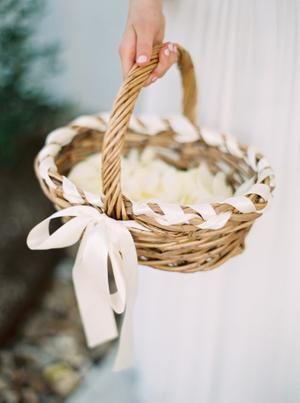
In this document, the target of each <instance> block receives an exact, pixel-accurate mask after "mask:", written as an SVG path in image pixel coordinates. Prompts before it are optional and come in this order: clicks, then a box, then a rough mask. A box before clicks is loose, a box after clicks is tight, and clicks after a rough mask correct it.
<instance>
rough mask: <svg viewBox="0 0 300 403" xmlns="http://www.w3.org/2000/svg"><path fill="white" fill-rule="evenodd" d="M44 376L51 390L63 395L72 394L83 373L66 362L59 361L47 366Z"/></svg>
mask: <svg viewBox="0 0 300 403" xmlns="http://www.w3.org/2000/svg"><path fill="white" fill-rule="evenodd" d="M43 377H44V379H45V381H46V382H47V384H48V385H49V387H50V388H51V390H52V391H53V392H55V393H57V394H58V395H59V396H62V397H64V396H67V395H68V394H70V393H71V392H72V391H73V390H74V389H75V388H76V387H77V385H78V384H79V382H80V380H81V375H80V374H79V373H78V372H76V371H74V370H73V368H72V367H71V366H69V365H68V364H67V363H65V362H57V363H55V364H52V365H50V366H49V367H47V368H45V369H44V371H43Z"/></svg>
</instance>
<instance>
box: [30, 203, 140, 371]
mask: <svg viewBox="0 0 300 403" xmlns="http://www.w3.org/2000/svg"><path fill="white" fill-rule="evenodd" d="M58 217H73V218H72V219H71V220H69V221H67V222H66V223H65V224H63V225H62V226H61V227H60V228H59V229H57V230H56V231H55V232H53V233H52V234H51V235H50V233H49V224H50V221H51V220H52V219H54V218H58ZM81 237H82V239H81V243H80V246H79V249H78V252H77V256H76V260H75V264H74V267H73V273H72V277H73V283H74V288H75V294H76V298H77V302H78V306H79V311H80V315H81V319H82V322H83V327H84V331H85V335H86V339H87V344H88V346H89V347H95V346H96V345H98V344H101V343H104V342H106V341H109V340H112V339H114V338H116V337H117V336H118V330H117V326H116V321H115V316H114V312H116V313H118V314H121V313H123V312H124V311H125V307H126V313H125V317H124V320H123V325H122V329H121V335H120V342H119V349H118V353H117V357H116V360H115V365H114V369H115V370H120V369H124V368H127V367H128V366H130V365H131V361H132V357H133V324H132V316H133V305H134V301H135V296H136V285H137V255H136V249H135V245H134V242H133V239H132V237H131V234H130V232H129V230H128V229H127V228H126V227H125V226H124V225H123V224H122V222H120V221H116V220H114V219H112V218H110V217H108V216H107V215H105V214H104V213H101V212H100V211H98V210H97V209H95V208H94V207H90V206H73V207H68V208H65V209H63V210H60V211H58V212H56V213H54V214H52V215H51V216H50V217H48V218H47V219H45V220H44V221H42V222H41V223H40V224H38V225H37V226H36V227H34V228H33V229H32V230H31V231H30V233H29V235H28V238H27V245H28V247H29V248H30V249H53V248H64V247H67V246H71V245H73V244H75V243H76V242H78V241H79V239H80V238H81ZM109 260H110V263H111V268H112V273H113V275H114V279H115V284H116V288H117V291H116V292H114V293H112V292H111V291H110V288H109V280H108V269H109Z"/></svg>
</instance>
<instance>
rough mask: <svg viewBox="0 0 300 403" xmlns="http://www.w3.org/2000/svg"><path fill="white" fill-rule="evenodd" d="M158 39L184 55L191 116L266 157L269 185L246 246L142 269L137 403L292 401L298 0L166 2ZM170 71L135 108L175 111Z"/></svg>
mask: <svg viewBox="0 0 300 403" xmlns="http://www.w3.org/2000/svg"><path fill="white" fill-rule="evenodd" d="M166 13H167V23H168V36H167V39H169V40H172V41H178V42H180V43H181V44H183V45H184V46H185V47H186V48H187V49H188V50H189V51H190V52H191V53H192V56H193V59H194V62H195V66H196V70H197V76H198V81H199V94H200V104H199V116H200V121H201V122H203V123H204V124H205V125H206V126H210V127H212V128H216V129H222V130H224V131H228V132H231V133H233V134H235V135H236V136H237V137H238V138H239V139H240V140H241V141H242V142H245V143H248V144H253V145H255V146H256V147H257V148H259V149H260V150H261V151H262V152H263V153H264V154H265V155H266V156H267V157H268V159H269V160H270V162H271V164H272V166H273V168H274V170H275V173H276V177H277V190H276V193H275V197H274V200H273V203H272V206H271V208H270V210H269V212H268V213H267V214H266V215H265V216H264V217H263V218H262V219H261V220H259V221H258V222H257V223H256V225H255V226H254V228H253V229H252V232H251V234H250V235H249V237H248V240H247V248H246V251H245V252H244V254H242V255H240V256H238V257H235V258H234V259H232V260H231V261H229V262H228V263H226V264H225V265H223V266H222V267H220V268H218V269H217V270H213V271H211V272H206V273H197V274H191V275H184V274H182V275H180V274H170V273H165V272H161V271H157V270H153V269H149V268H141V269H140V288H139V296H138V301H137V308H136V310H137V311H136V314H137V315H136V332H137V362H138V370H139V374H140V398H139V400H138V401H139V402H147V403H148V402H149V403H283V402H284V403H298V402H299V401H300V380H299V374H300V348H299V341H300V290H299V286H300V259H299V252H298V251H299V248H300V245H299V244H300V232H299V228H300V219H299V208H300V204H299V201H300V199H299V187H300V180H299V178H300V157H299V154H300V28H299V27H300V2H299V0H261V1H258V0H181V1H179V0H172V1H167V2H166ZM178 83H179V79H178V75H177V73H176V72H175V71H174V72H170V73H168V76H167V77H165V78H164V79H162V80H160V82H159V83H158V84H155V85H154V86H153V87H152V88H151V89H150V90H147V93H146V95H145V96H144V99H143V103H142V107H143V109H144V111H147V112H155V113H159V114H162V115H164V114H167V113H174V112H178V111H179V105H180V101H179V98H180V88H179V84H178Z"/></svg>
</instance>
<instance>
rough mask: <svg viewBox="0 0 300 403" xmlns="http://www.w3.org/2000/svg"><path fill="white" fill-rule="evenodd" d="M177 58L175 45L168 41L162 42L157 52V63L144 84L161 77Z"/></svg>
mask: <svg viewBox="0 0 300 403" xmlns="http://www.w3.org/2000/svg"><path fill="white" fill-rule="evenodd" d="M177 58H178V52H177V48H176V45H175V44H173V43H170V42H168V43H166V44H164V46H163V47H162V48H161V50H160V52H159V63H158V65H157V66H156V68H155V69H154V70H153V72H152V73H151V75H150V77H149V79H148V80H147V81H146V83H145V86H147V85H149V84H151V83H153V82H155V81H156V80H157V79H158V78H161V77H162V76H163V75H164V74H165V73H166V72H167V70H169V68H170V67H171V66H172V65H173V64H174V63H176V62H177Z"/></svg>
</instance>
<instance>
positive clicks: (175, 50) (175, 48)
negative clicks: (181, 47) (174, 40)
mask: <svg viewBox="0 0 300 403" xmlns="http://www.w3.org/2000/svg"><path fill="white" fill-rule="evenodd" d="M173 52H175V53H177V46H176V45H173Z"/></svg>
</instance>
